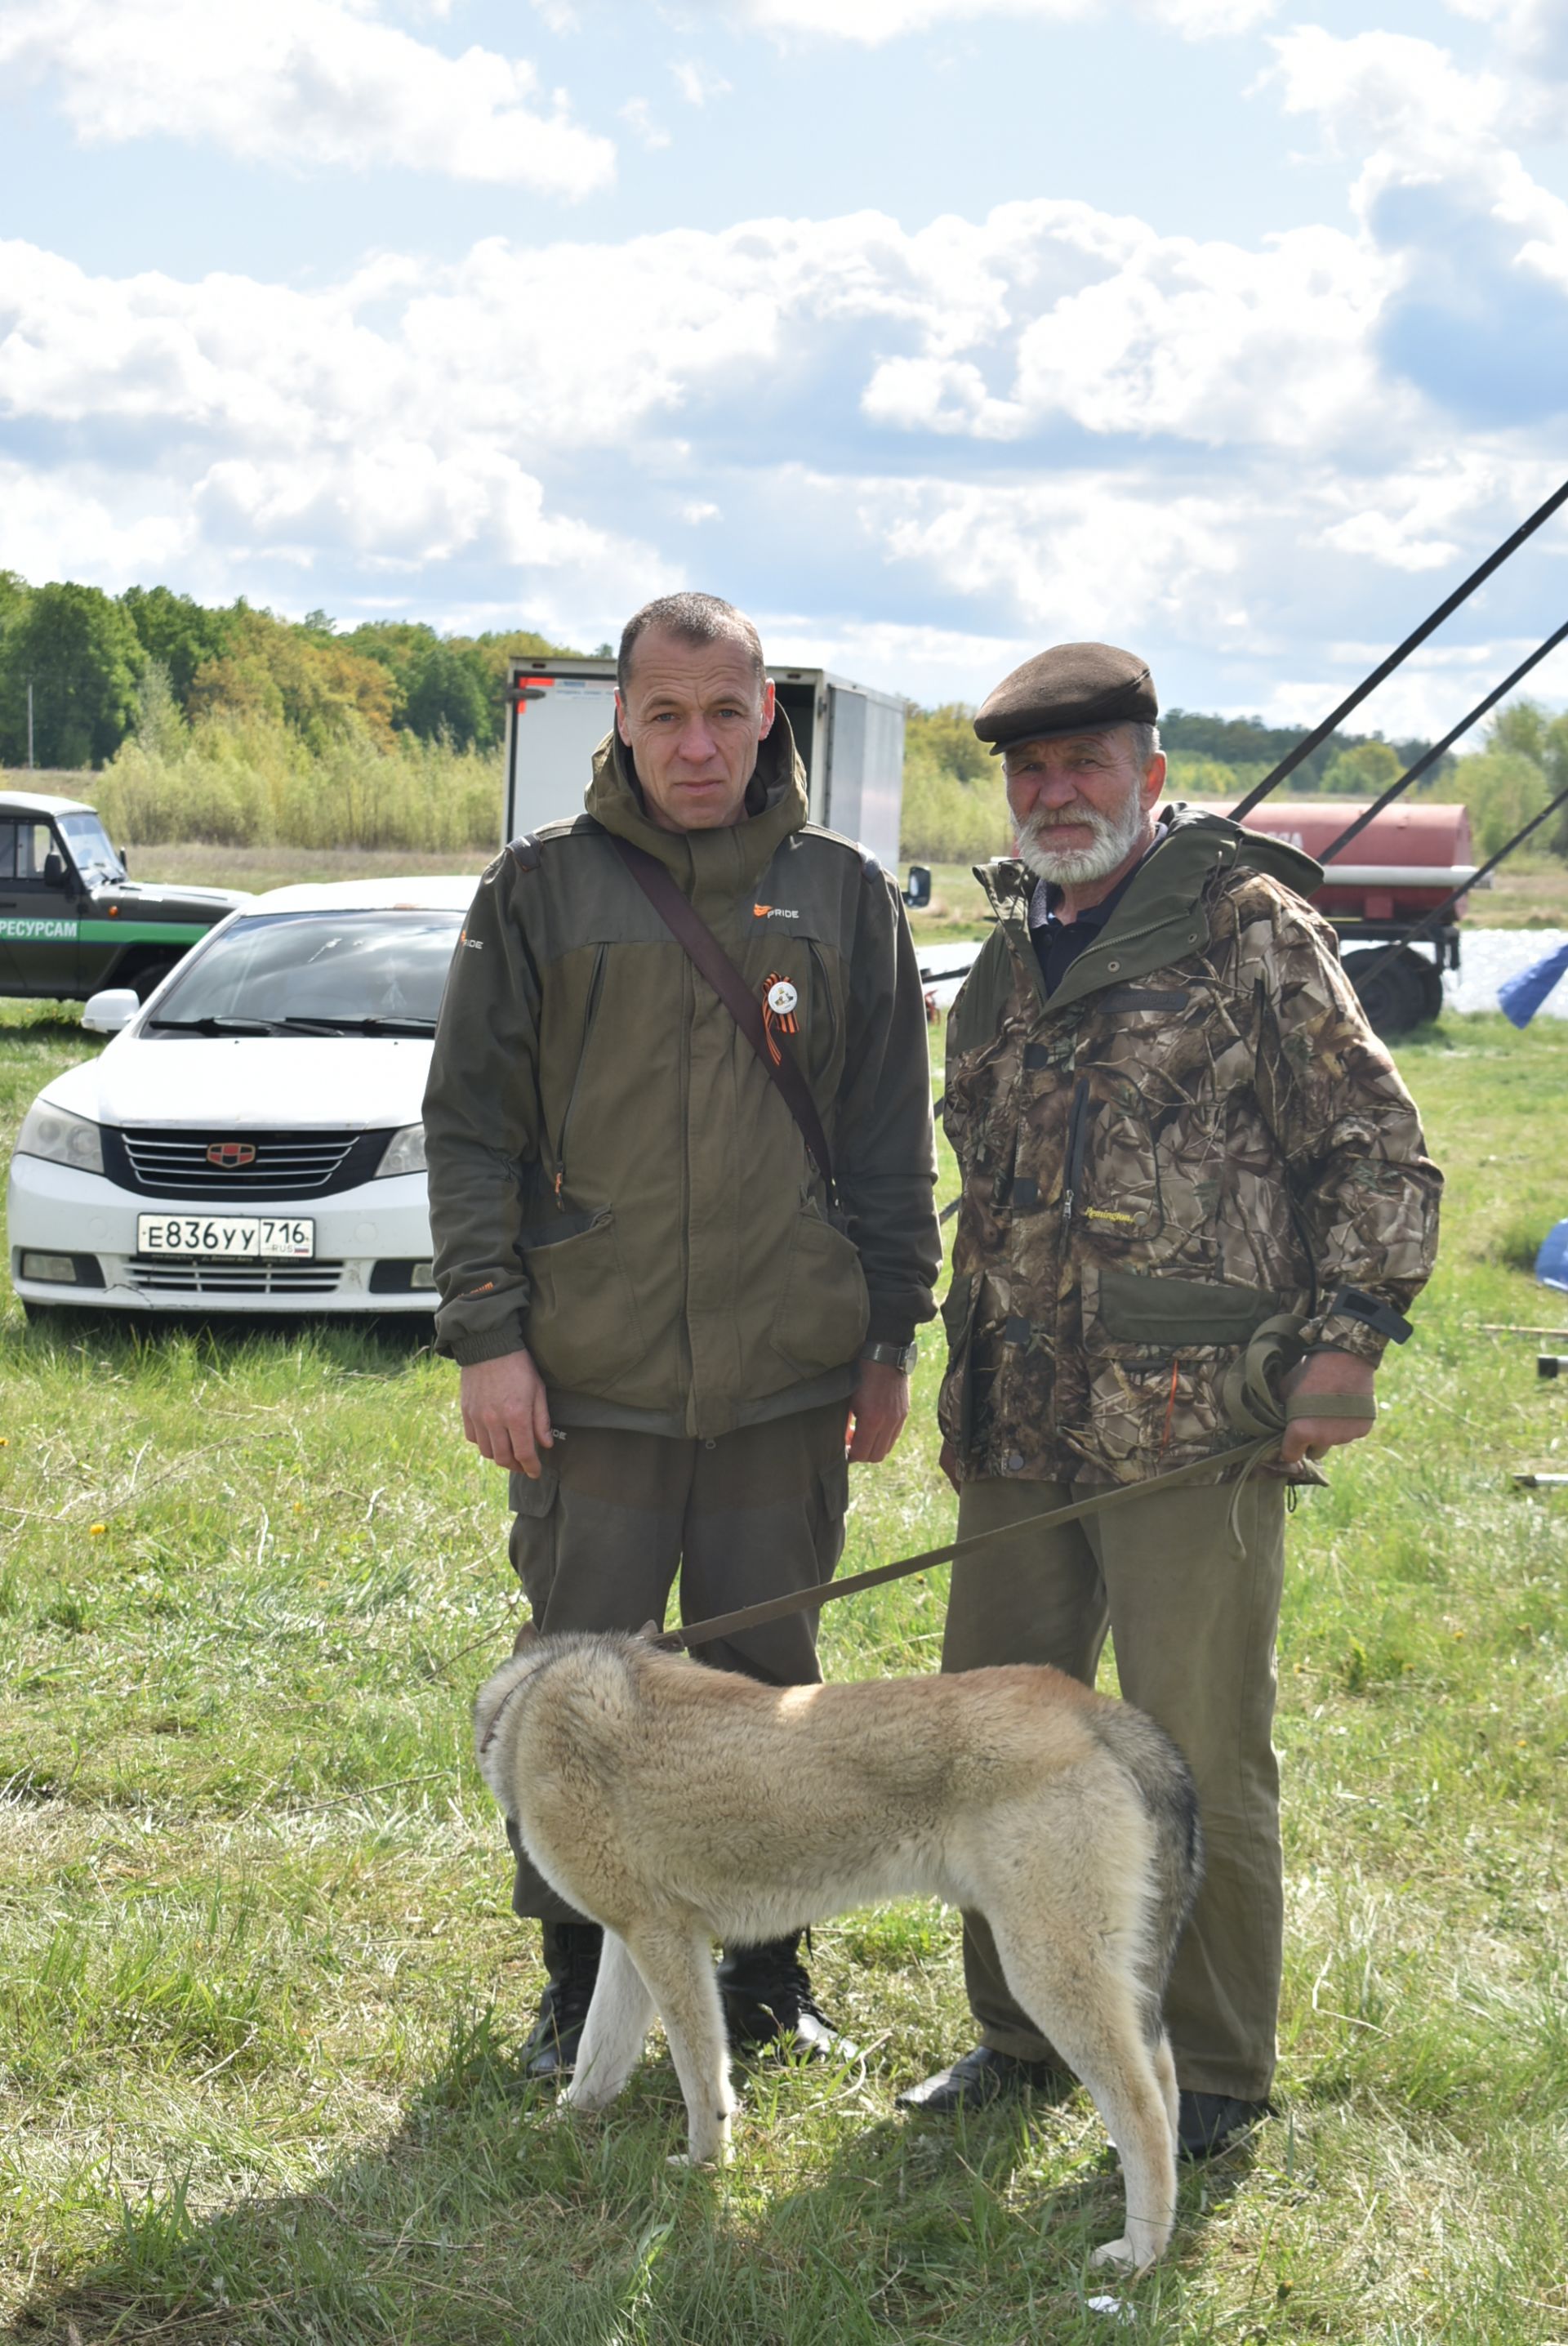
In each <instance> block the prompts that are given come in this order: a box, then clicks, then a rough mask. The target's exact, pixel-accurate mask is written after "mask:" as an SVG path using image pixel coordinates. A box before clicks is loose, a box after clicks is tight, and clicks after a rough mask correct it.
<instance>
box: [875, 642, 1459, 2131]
mask: <svg viewBox="0 0 1568 2346" xmlns="http://www.w3.org/2000/svg"><path fill="white" fill-rule="evenodd" d="M1157 714H1158V704H1157V702H1156V698H1155V692H1154V687H1153V683H1152V680H1151V678H1150V677H1149V672H1148V669H1147V668H1146V667H1145V665H1144V663H1143V662H1142V661H1141V660H1139V659H1138V658H1135V656H1134V655H1132V654H1131V653H1127V652H1122V651H1118V650H1116V649H1115V648H1113V647H1111V646H1109V645H1104V644H1066V645H1060V646H1057V647H1056V648H1054V649H1053V650H1050V651H1047V652H1044V653H1042V654H1040V655H1039V656H1038V657H1037V658H1034V659H1032V660H1030V661H1027V662H1026V663H1025V664H1024V666H1023V668H1019V669H1017V670H1016V671H1015V672H1014V674H1013V675H1012V676H1010V677H1008V678H1006V679H1005V680H1004V681H1003V683H1002V684H1001V685H999V686H998V687H997V688H996V690H995V691H994V692H993V694H992V695H991V698H990V699H988V700H987V701H986V703H985V705H984V707H983V709H981V711H980V714H979V716H978V717H977V718H976V719H975V731H976V733H977V734H978V735H979V736H980V738H981V739H982V740H985V741H989V742H990V743H991V744H992V746H993V752H996V753H1000V755H1001V756H1002V759H1003V771H1004V774H1005V776H1006V783H1007V797H1008V803H1009V806H1010V807H1011V809H1012V811H1013V817H1014V819H1015V821H1016V822H1017V826H1018V847H1019V856H1018V860H1017V861H1015V862H1000V863H995V864H993V865H991V866H989V867H988V868H987V869H986V870H984V871H983V872H981V873H980V875H979V876H980V878H981V880H982V882H983V886H984V888H985V890H986V892H987V894H988V896H989V897H990V899H991V903H992V906H993V911H994V913H995V915H996V923H997V925H996V928H995V931H994V933H993V935H992V936H991V937H990V938H989V940H988V941H987V943H986V944H985V945H984V947H983V950H982V952H981V954H980V955H979V958H978V959H977V961H976V963H975V964H974V968H973V970H972V974H971V975H970V977H969V978H968V980H967V982H966V984H965V985H964V988H963V991H962V994H960V996H959V998H958V1001H957V1003H956V1005H954V1008H953V1012H952V1020H951V1023H950V1025H949V1031H948V1056H947V1092H946V1102H945V1109H944V1117H945V1123H946V1128H947V1132H948V1137H949V1138H950V1139H951V1140H952V1145H953V1148H954V1149H955V1151H956V1153H957V1156H958V1160H959V1166H960V1168H961V1171H962V1178H963V1191H962V1211H961V1219H960V1221H959V1225H958V1230H957V1235H956V1239H955V1243H954V1248H953V1275H952V1288H951V1290H950V1292H949V1295H948V1298H947V1301H946V1303H945V1304H944V1306H943V1318H944V1320H945V1322H946V1327H947V1334H948V1341H949V1348H950V1360H949V1368H948V1373H947V1377H946V1381H945V1382H944V1385H943V1388H942V1402H941V1419H942V1433H943V1436H944V1443H943V1449H942V1464H943V1465H944V1467H945V1468H946V1470H947V1472H948V1474H949V1475H950V1477H951V1478H952V1481H953V1482H954V1484H956V1486H957V1488H958V1492H959V1515H958V1533H959V1536H960V1538H964V1537H966V1536H968V1535H971V1534H972V1533H980V1532H989V1531H993V1530H996V1529H1000V1528H1002V1527H1003V1526H1004V1525H1016V1526H1017V1536H1016V1538H1015V1539H1013V1540H1006V1541H1002V1542H999V1543H998V1544H997V1545H993V1547H991V1548H990V1549H989V1551H988V1552H987V1554H986V1556H984V1557H983V1559H980V1560H977V1561H975V1562H974V1563H972V1565H970V1566H968V1567H967V1568H966V1567H965V1566H964V1565H963V1564H962V1562H961V1563H960V1564H958V1565H957V1566H955V1567H954V1571H953V1577H952V1599H951V1604H950V1607H949V1613H948V1621H947V1631H946V1639H945V1644H944V1648H943V1655H942V1667H943V1668H944V1669H950V1670H961V1669H973V1668H983V1667H984V1666H986V1665H988V1664H993V1663H1001V1662H1050V1663H1054V1664H1055V1666H1056V1667H1057V1668H1061V1669H1064V1670H1066V1671H1068V1672H1069V1673H1070V1674H1071V1675H1072V1676H1073V1677H1074V1678H1079V1679H1081V1680H1083V1681H1084V1683H1085V1684H1089V1683H1092V1682H1093V1680H1094V1677H1095V1668H1096V1665H1097V1662H1098V1660H1099V1656H1100V1651H1101V1648H1102V1647H1103V1645H1104V1643H1105V1637H1106V1634H1107V1631H1108V1632H1109V1634H1110V1635H1111V1637H1112V1639H1113V1641H1114V1645H1115V1658H1116V1664H1117V1670H1118V1675H1119V1678H1120V1684H1121V1690H1122V1693H1123V1694H1124V1696H1125V1697H1126V1698H1127V1699H1128V1700H1130V1701H1132V1702H1135V1703H1137V1704H1139V1705H1140V1706H1141V1708H1142V1709H1145V1710H1146V1711H1148V1712H1150V1713H1151V1714H1152V1716H1153V1717H1154V1718H1155V1719H1157V1720H1158V1721H1159V1722H1160V1724H1161V1725H1162V1726H1163V1727H1165V1728H1166V1729H1167V1731H1168V1732H1169V1733H1170V1734H1171V1735H1173V1736H1174V1737H1175V1738H1176V1741H1177V1743H1178V1744H1179V1745H1180V1746H1181V1748H1182V1749H1183V1750H1184V1751H1185V1752H1186V1756H1187V1759H1188V1760H1189V1762H1190V1763H1191V1765H1192V1768H1193V1771H1194V1775H1195V1777H1196V1782H1197V1787H1198V1795H1199V1800H1200V1804H1201V1808H1202V1814H1203V1825H1204V1832H1205V1836H1206V1841H1207V1875H1206V1881H1205V1886H1204V1889H1203V1892H1202V1893H1201V1895H1200V1898H1199V1901H1198V1904H1197V1906H1196V1910H1195V1912H1194V1914H1193V1918H1192V1921H1191V1922H1190V1923H1189V1924H1188V1927H1187V1931H1186V1936H1185V1938H1184V1941H1183V1943H1182V1948H1181V1952H1180V1953H1179V1955H1178V1957H1177V1961H1176V1970H1175V1973H1174V1974H1173V1977H1172V1980H1171V1984H1170V1990H1169V1994H1168V1997H1167V2003H1166V2025H1167V2026H1168V2028H1169V2031H1170V2035H1171V2040H1172V2045H1173V2049H1174V2051H1175V2055H1176V2073H1177V2078H1178V2082H1179V2084H1180V2086H1181V2088H1182V2094H1181V2108H1180V2116H1179V2121H1178V2132H1179V2135H1180V2137H1181V2141H1182V2146H1183V2147H1184V2149H1185V2150H1186V2152H1187V2153H1188V2154H1189V2155H1190V2156H1193V2157H1205V2156H1207V2155H1208V2154H1210V2153H1212V2152H1213V2151H1215V2150H1217V2149H1219V2148H1221V2147H1223V2146H1224V2144H1225V2143H1226V2142H1227V2141H1228V2140H1230V2139H1231V2138H1232V2137H1234V2136H1235V2135H1236V2134H1237V2132H1238V2131H1239V2130H1241V2129H1242V2128H1244V2127H1247V2126H1249V2125H1250V2124H1251V2123H1252V2122H1253V2121H1254V2120H1255V2119H1256V2118H1257V2117H1258V2116H1260V2115H1261V2114H1262V2112H1263V2110H1264V2109H1265V2107H1266V2106H1267V2098H1268V2088H1269V2083H1270V2079H1271V2076H1272V2073H1273V2066H1274V2050H1275V2019H1276V2012H1277V2007H1278V1990H1279V1976H1280V1960H1281V1939H1282V1908H1283V1897H1282V1881H1281V1862H1280V1847H1279V1808H1278V1768H1277V1764H1276V1760H1275V1754H1274V1751H1273V1749H1272V1744H1271V1739H1270V1729H1271V1723H1272V1718H1273V1709H1274V1693H1275V1668H1274V1641H1275V1631H1276V1627H1277V1623H1278V1609H1279V1596H1280V1586H1281V1579H1282V1570H1283V1549H1284V1542H1283V1513H1284V1509H1283V1502H1284V1496H1285V1489H1286V1485H1287V1484H1288V1482H1290V1481H1321V1480H1322V1479H1323V1477H1322V1476H1321V1475H1320V1474H1319V1472H1318V1470H1317V1468H1316V1467H1315V1466H1314V1465H1313V1464H1311V1463H1310V1462H1311V1460H1312V1459H1313V1457H1314V1456H1315V1455H1316V1454H1318V1453H1319V1452H1320V1451H1323V1450H1326V1449H1328V1448H1329V1447H1330V1446H1331V1445H1333V1444H1335V1443H1341V1442H1348V1441H1353V1440H1355V1439H1357V1438H1358V1437H1359V1435H1361V1434H1362V1433H1365V1432H1366V1431H1367V1430H1368V1427H1369V1424H1370V1423H1371V1420H1372V1417H1373V1414H1374V1407H1373V1403H1372V1400H1371V1393H1372V1382H1373V1376H1374V1372H1375V1371H1376V1369H1377V1366H1378V1363H1379V1362H1380V1358H1381V1356H1382V1352H1383V1350H1384V1347H1385V1346H1386V1344H1387V1343H1388V1342H1389V1341H1390V1338H1391V1339H1393V1340H1395V1341H1401V1342H1402V1341H1404V1339H1405V1337H1406V1336H1407V1335H1408V1334H1409V1333H1410V1329H1409V1324H1408V1322H1407V1321H1406V1320H1405V1318H1404V1316H1403V1315H1404V1313H1405V1312H1406V1311H1407V1310H1408V1309H1409V1307H1410V1302H1411V1301H1412V1299H1413V1298H1414V1297H1415V1296H1416V1294H1417V1293H1418V1292H1419V1291H1420V1288H1421V1286H1422V1285H1423V1284H1424V1282H1425V1280H1426V1279H1427V1277H1428V1276H1429V1274H1430V1272H1431V1266H1432V1260H1433V1256H1434V1253H1435V1249H1436V1239H1437V1207H1438V1198H1439V1192H1440V1189H1441V1176H1440V1175H1439V1173H1438V1171H1437V1168H1435V1166H1433V1165H1432V1164H1431V1161H1430V1160H1429V1158H1427V1156H1426V1155H1425V1148H1424V1142H1423V1140H1422V1137H1421V1130H1420V1122H1419V1120H1418V1118H1417V1115H1416V1111H1415V1108H1414V1106H1413V1104H1412V1102H1411V1100H1410V1095H1409V1094H1408V1093H1407V1091H1406V1090H1405V1088H1404V1086H1403V1085H1402V1084H1401V1083H1400V1078H1399V1076H1398V1075H1397V1074H1396V1072H1395V1069H1394V1066H1393V1063H1392V1061H1391V1060H1390V1056H1389V1055H1388V1053H1387V1052H1386V1051H1385V1050H1384V1049H1383V1047H1382V1045H1380V1042H1379V1041H1378V1039H1377V1037H1376V1036H1375V1035H1373V1034H1372V1032H1371V1030H1370V1028H1369V1025H1368V1023H1367V1020H1366V1017H1365V1015H1364V1014H1363V1012H1362V1010H1361V1007H1360V1005H1359V1002H1358V1001H1357V999H1356V996H1355V994H1353V993H1352V991H1351V989H1350V986H1349V984H1348V982H1347V980H1346V979H1345V977H1344V975H1343V974H1342V973H1341V971H1340V968H1339V955H1338V949H1337V943H1336V940H1335V937H1334V933H1333V932H1332V930H1331V929H1330V928H1329V926H1328V925H1327V923H1325V922H1323V921H1321V920H1319V918H1318V917H1317V915H1316V914H1314V913H1312V912H1311V911H1310V910H1309V909H1308V905H1307V904H1306V903H1305V902H1304V901H1303V900H1304V898H1305V897H1306V896H1307V895H1308V894H1309V893H1310V892H1312V890H1313V889H1314V888H1316V887H1317V886H1318V884H1319V882H1320V880H1321V876H1322V874H1321V870H1320V867H1319V865H1317V864H1316V863H1314V862H1312V861H1311V859H1310V858H1309V857H1308V856H1306V855H1303V854H1301V853H1299V852H1298V851H1297V850H1295V849H1292V848H1290V847H1288V846H1287V845H1285V844H1283V843H1282V842H1280V841H1274V840H1269V839H1266V838H1264V837H1262V836H1260V835H1258V834H1257V833H1253V832H1248V831H1243V830H1242V829H1240V828H1239V827H1238V826H1237V824H1235V823H1232V822H1230V821H1227V820H1226V819H1225V818H1224V817H1222V816H1219V815H1214V814H1208V813H1203V812H1199V811H1196V810H1195V809H1190V808H1185V807H1176V808H1166V809H1164V810H1158V811H1156V810H1157V802H1158V801H1159V797H1160V793H1161V790H1162V789H1163V787H1164V782H1165V773H1166V761H1165V759H1164V758H1163V757H1162V756H1161V755H1160V753H1159V739H1158V734H1157V731H1156V727H1155V719H1156V716H1157ZM1286 1313H1288V1314H1290V1315H1292V1316H1293V1318H1294V1319H1295V1321H1296V1322H1297V1324H1298V1329H1299V1334H1300V1339H1301V1341H1302V1344H1303V1346H1304V1348H1305V1356H1304V1358H1303V1359H1302V1360H1301V1361H1300V1362H1299V1365H1298V1367H1297V1368H1296V1369H1295V1370H1294V1372H1292V1374H1291V1377H1290V1378H1289V1380H1288V1384H1287V1392H1288V1396H1289V1399H1288V1409H1289V1422H1288V1427H1287V1431H1286V1433H1285V1436H1284V1439H1283V1442H1282V1444H1281V1448H1280V1451H1279V1454H1278V1459H1277V1460H1276V1461H1275V1462H1274V1463H1273V1464H1272V1469H1271V1470H1269V1469H1268V1468H1266V1470H1265V1471H1263V1472H1255V1473H1253V1474H1251V1475H1250V1476H1248V1477H1247V1478H1246V1479H1240V1480H1238V1479H1237V1476H1236V1474H1235V1472H1234V1470H1231V1471H1230V1472H1228V1473H1227V1469H1226V1467H1225V1466H1224V1465H1223V1464H1219V1463H1217V1464H1216V1466H1215V1470H1214V1474H1213V1475H1212V1477H1210V1476H1207V1475H1201V1474H1200V1475H1199V1476H1198V1477H1197V1478H1196V1480H1195V1481H1194V1482H1192V1483H1189V1484H1185V1485H1182V1486H1180V1487H1178V1488H1177V1489H1176V1490H1175V1491H1169V1492H1161V1493H1158V1494H1152V1495H1151V1496H1150V1497H1149V1499H1148V1500H1147V1501H1146V1502H1145V1503H1143V1504H1135V1505H1127V1506H1125V1507H1123V1508H1119V1509H1117V1510H1115V1512H1113V1513H1112V1514H1110V1515H1105V1516H1101V1517H1091V1518H1089V1519H1088V1520H1087V1521H1085V1522H1084V1523H1081V1524H1075V1525H1069V1526H1065V1527H1063V1528H1062V1529H1060V1530H1058V1531H1056V1532H1054V1533H1053V1532H1049V1531H1042V1530H1041V1529H1039V1527H1038V1525H1037V1523H1036V1521H1035V1519H1036V1518H1038V1517H1039V1516H1041V1515H1045V1514H1048V1513H1049V1512H1050V1511H1051V1510H1052V1509H1054V1508H1057V1507H1061V1506H1064V1505H1068V1504H1070V1503H1071V1502H1072V1501H1073V1500H1074V1499H1081V1498H1083V1497H1084V1496H1087V1495H1088V1494H1089V1493H1090V1492H1091V1491H1092V1489H1093V1488H1094V1486H1095V1485H1102V1486H1104V1485H1113V1484H1130V1483H1139V1482H1142V1481H1144V1480H1145V1479H1146V1478H1148V1477H1150V1476H1152V1475H1155V1474H1161V1473H1163V1472H1165V1471H1166V1470H1168V1469H1171V1468H1175V1467H1177V1466H1182V1465H1186V1464H1191V1463H1196V1462H1200V1461H1202V1460H1204V1459H1206V1458H1208V1457H1211V1456H1213V1457H1216V1459H1217V1458H1218V1454H1220V1453H1222V1452H1223V1451H1224V1450H1225V1449H1226V1448H1227V1446H1231V1445H1233V1444H1234V1443H1236V1441H1237V1433H1236V1431H1235V1430H1234V1428H1233V1426H1232V1423H1231V1422H1230V1419H1229V1417H1228V1415H1227V1407H1226V1403H1225V1398H1224V1386H1225V1382H1226V1378H1227V1372H1231V1371H1233V1370H1234V1369H1235V1367H1236V1365H1237V1362H1239V1361H1240V1360H1241V1359H1242V1357H1243V1354H1244V1352H1245V1350H1246V1347H1247V1341H1248V1339H1249V1338H1250V1337H1251V1336H1252V1335H1253V1333H1254V1332H1255V1331H1256V1330H1257V1329H1258V1328H1259V1327H1260V1326H1261V1325H1262V1323H1263V1322H1264V1321H1268V1320H1271V1319H1275V1318H1277V1317H1278V1316H1279V1315H1281V1314H1286ZM1314 1403H1318V1404H1319V1413H1314ZM964 1956H965V1973H966V1978H967V1983H968V1987H969V1994H970V2002H971V2005H972V2010H973V2013H974V2015H975V2018H976V2020H977V2021H978V2023H979V2026H980V2035H981V2042H980V2044H979V2045H978V2047H977V2048H976V2049H975V2050H974V2051H973V2052H972V2053H970V2054H968V2055H965V2056H964V2057H963V2058H962V2059H961V2060H959V2061H958V2062H956V2063H955V2064H954V2065H953V2066H952V2068H950V2069H946V2070H943V2071H942V2072H940V2073H939V2074H938V2075H937V2076H934V2077H932V2078H930V2079H928V2080H927V2081H926V2082H925V2083H924V2084H923V2085H921V2086H916V2087H914V2088H913V2089H912V2090H911V2093H909V2094H908V2095H906V2096H902V2097H901V2098H903V2099H904V2100H905V2101H906V2102H907V2103H908V2104H910V2105H911V2106H915V2107H922V2108H926V2109H934V2110H939V2111H944V2110H953V2109H958V2108H966V2107H973V2106H977V2105H978V2104H981V2103H983V2102H986V2101H990V2100H993V2099H994V2098H996V2097H997V2096H999V2095H1003V2094H1007V2093H1013V2092H1019V2091H1022V2090H1024V2089H1027V2088H1033V2089H1035V2090H1037V2091H1044V2092H1051V2091H1053V2090H1056V2089H1059V2088H1064V2087H1070V2086H1071V2083H1072V2080H1071V2078H1070V2077H1068V2076H1064V2071H1063V2067H1062V2065H1061V2063H1060V2062H1059V2061H1058V2059H1057V2057H1056V2055H1055V2054H1054V2050H1053V2048H1052V2046H1051V2045H1049V2044H1048V2043H1046V2042H1045V2041H1044V2039H1043V2038H1042V2037H1041V2036H1040V2035H1039V2034H1038V2032H1037V2030H1036V2029H1035V2028H1034V2027H1033V2025H1032V2023H1031V2022H1030V2021H1029V2019H1028V2017H1027V2016H1026V2015H1025V2014H1024V2013H1023V2011H1021V2009H1020V2008H1019V2006H1018V2005H1017V2004H1015V2003H1014V2001H1013V1998H1012V1996H1011V1995H1010V1994H1009V1993H1008V1990H1007V1987H1006V1984H1005V1982H1004V1980H1003V1975H1002V1973H1001V1970H1000V1968H999V1966H998V1964H997V1961H996V1955H995V1951H994V1948H993V1945H992V1943H991V1941H990V1936H989V1933H987V1931H986V1929H985V1926H984V1923H983V1922H982V1921H980V1920H979V1918H966V1923H965V1933H964Z"/></svg>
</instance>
